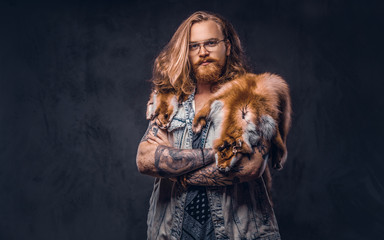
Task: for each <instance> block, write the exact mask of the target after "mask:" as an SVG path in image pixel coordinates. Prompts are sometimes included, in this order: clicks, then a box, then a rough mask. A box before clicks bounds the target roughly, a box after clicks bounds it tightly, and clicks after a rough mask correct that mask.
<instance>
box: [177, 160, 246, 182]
mask: <svg viewBox="0 0 384 240" xmlns="http://www.w3.org/2000/svg"><path fill="white" fill-rule="evenodd" d="M242 170H243V167H242V166H237V167H235V168H232V169H231V171H230V172H227V173H226V172H221V171H219V170H218V168H217V167H216V164H211V165H210V166H207V167H205V168H202V169H199V170H197V171H194V172H191V173H188V174H186V175H185V176H184V177H183V178H182V179H181V180H182V181H184V182H182V184H183V185H199V186H226V185H232V184H236V183H239V182H240V178H239V177H238V176H236V175H238V174H239V173H240V172H241V171H242Z"/></svg>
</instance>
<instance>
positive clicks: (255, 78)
mask: <svg viewBox="0 0 384 240" xmlns="http://www.w3.org/2000/svg"><path fill="white" fill-rule="evenodd" d="M177 108H178V102H177V99H176V96H175V95H173V94H172V93H169V94H160V93H157V91H156V90H155V91H154V92H153V93H152V94H151V98H150V100H149V102H148V106H147V119H151V120H155V121H156V123H157V125H158V126H159V127H160V128H163V129H166V128H168V127H169V123H170V122H171V121H172V118H173V117H174V116H175V114H176V113H177ZM208 121H211V123H212V124H213V125H215V127H216V128H217V129H218V130H217V131H216V132H217V135H216V136H215V140H214V143H213V148H214V150H215V151H216V164H217V166H218V168H219V169H220V170H222V171H229V170H230V169H231V168H232V167H233V166H234V165H235V164H236V162H237V161H238V160H239V159H240V158H241V157H242V155H243V154H251V153H253V149H254V147H257V148H258V149H260V147H263V141H270V142H271V143H272V144H271V148H270V151H269V158H270V159H271V161H272V167H273V168H275V169H281V168H282V167H283V165H284V163H285V161H286V159H287V147H286V140H287V135H288V132H289V128H290V125H291V99H290V95H289V88H288V84H287V83H286V82H285V81H284V80H283V79H282V78H281V77H279V76H277V75H275V74H271V73H263V74H252V73H248V74H245V75H243V76H241V77H239V78H237V79H234V80H232V81H229V82H227V83H225V84H223V85H222V86H221V87H220V89H219V90H218V91H217V92H215V93H214V94H213V95H212V97H211V98H210V99H209V100H208V102H207V103H206V104H205V105H204V106H203V108H202V109H201V110H200V111H199V112H198V113H196V114H195V118H194V121H193V125H192V126H193V131H194V132H196V133H197V132H200V131H201V129H202V128H203V127H204V126H205V125H206V123H207V122H208ZM267 174H269V172H268V173H267Z"/></svg>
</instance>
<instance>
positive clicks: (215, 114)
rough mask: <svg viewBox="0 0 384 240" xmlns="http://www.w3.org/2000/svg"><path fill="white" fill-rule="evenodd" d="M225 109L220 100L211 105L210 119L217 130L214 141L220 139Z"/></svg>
mask: <svg viewBox="0 0 384 240" xmlns="http://www.w3.org/2000/svg"><path fill="white" fill-rule="evenodd" d="M223 107H224V103H223V102H222V101H219V100H215V101H214V102H213V103H212V104H211V112H210V113H209V115H208V118H209V119H211V120H212V123H213V125H214V126H215V128H216V131H215V137H214V139H218V138H219V137H220V135H221V128H222V126H221V125H222V122H223V118H224V113H223V111H222V110H223Z"/></svg>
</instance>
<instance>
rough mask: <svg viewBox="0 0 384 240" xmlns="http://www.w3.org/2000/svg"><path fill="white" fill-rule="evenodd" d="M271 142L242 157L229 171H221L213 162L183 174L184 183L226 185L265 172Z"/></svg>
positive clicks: (256, 176)
mask: <svg viewBox="0 0 384 240" xmlns="http://www.w3.org/2000/svg"><path fill="white" fill-rule="evenodd" d="M267 145H268V146H267ZM268 149H269V143H264V145H262V147H258V148H255V149H254V150H255V151H254V154H252V155H250V156H245V155H244V156H243V158H242V159H240V160H239V162H238V163H237V164H236V166H235V167H234V168H232V169H231V170H230V171H229V172H221V171H219V170H218V168H217V167H216V164H215V163H212V164H210V165H208V166H206V167H204V168H201V169H198V170H196V171H193V172H190V173H187V174H185V175H184V176H182V178H181V179H182V183H183V185H188V184H189V185H199V186H225V185H232V184H235V183H240V182H247V181H251V180H253V179H256V178H258V177H261V175H262V174H263V172H264V170H265V167H266V164H267V156H266V155H267V153H268Z"/></svg>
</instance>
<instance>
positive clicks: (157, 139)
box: [147, 128, 172, 147]
mask: <svg viewBox="0 0 384 240" xmlns="http://www.w3.org/2000/svg"><path fill="white" fill-rule="evenodd" d="M147 141H148V142H149V143H152V144H158V145H164V146H168V147H172V145H171V143H170V142H169V140H168V135H167V132H166V130H162V129H159V128H157V131H151V132H149V134H148V139H147Z"/></svg>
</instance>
